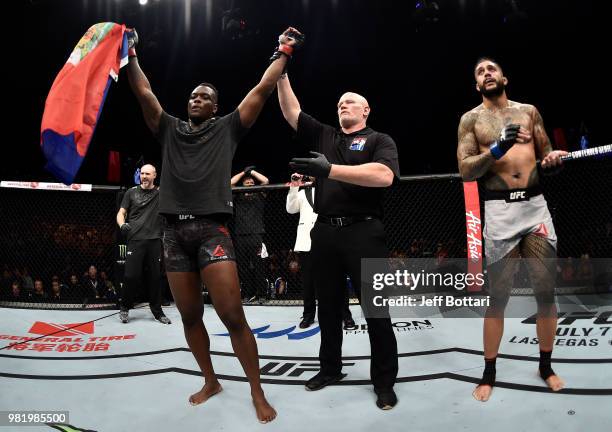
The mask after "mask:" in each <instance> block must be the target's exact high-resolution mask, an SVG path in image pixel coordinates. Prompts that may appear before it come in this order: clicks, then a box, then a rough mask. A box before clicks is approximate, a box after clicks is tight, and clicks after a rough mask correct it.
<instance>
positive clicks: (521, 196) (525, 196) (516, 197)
mask: <svg viewBox="0 0 612 432" xmlns="http://www.w3.org/2000/svg"><path fill="white" fill-rule="evenodd" d="M538 195H542V188H541V187H540V186H533V187H530V188H526V189H508V190H489V189H485V193H484V200H485V201H491V200H504V201H506V202H519V201H529V198H533V197H536V196H538Z"/></svg>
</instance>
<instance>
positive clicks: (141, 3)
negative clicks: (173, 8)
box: [138, 0, 149, 6]
mask: <svg viewBox="0 0 612 432" xmlns="http://www.w3.org/2000/svg"><path fill="white" fill-rule="evenodd" d="M148 2H149V0H138V3H140V5H141V6H144V5H146V4H147V3H148Z"/></svg>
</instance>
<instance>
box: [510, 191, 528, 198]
mask: <svg viewBox="0 0 612 432" xmlns="http://www.w3.org/2000/svg"><path fill="white" fill-rule="evenodd" d="M525 198H526V197H525V191H518V192H510V199H511V200H516V199H525Z"/></svg>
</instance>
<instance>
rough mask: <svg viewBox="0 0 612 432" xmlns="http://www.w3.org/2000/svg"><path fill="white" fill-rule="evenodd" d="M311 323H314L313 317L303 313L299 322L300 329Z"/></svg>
mask: <svg viewBox="0 0 612 432" xmlns="http://www.w3.org/2000/svg"><path fill="white" fill-rule="evenodd" d="M312 323H314V317H312V316H307V315H304V316H303V317H302V321H301V322H300V328H301V329H305V328H308V327H310V326H311V325H312Z"/></svg>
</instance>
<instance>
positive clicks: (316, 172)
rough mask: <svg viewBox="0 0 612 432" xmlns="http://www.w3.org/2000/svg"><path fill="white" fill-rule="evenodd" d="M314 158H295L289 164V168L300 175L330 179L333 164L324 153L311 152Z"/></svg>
mask: <svg viewBox="0 0 612 432" xmlns="http://www.w3.org/2000/svg"><path fill="white" fill-rule="evenodd" d="M310 154H311V155H313V156H315V157H313V158H293V159H291V162H289V167H290V168H291V169H292V170H293V171H296V172H298V173H300V174H306V175H309V176H312V177H324V178H326V177H329V172H330V171H331V166H332V164H330V163H329V161H328V160H327V158H326V157H325V155H324V154H322V153H317V152H313V151H311V152H310Z"/></svg>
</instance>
